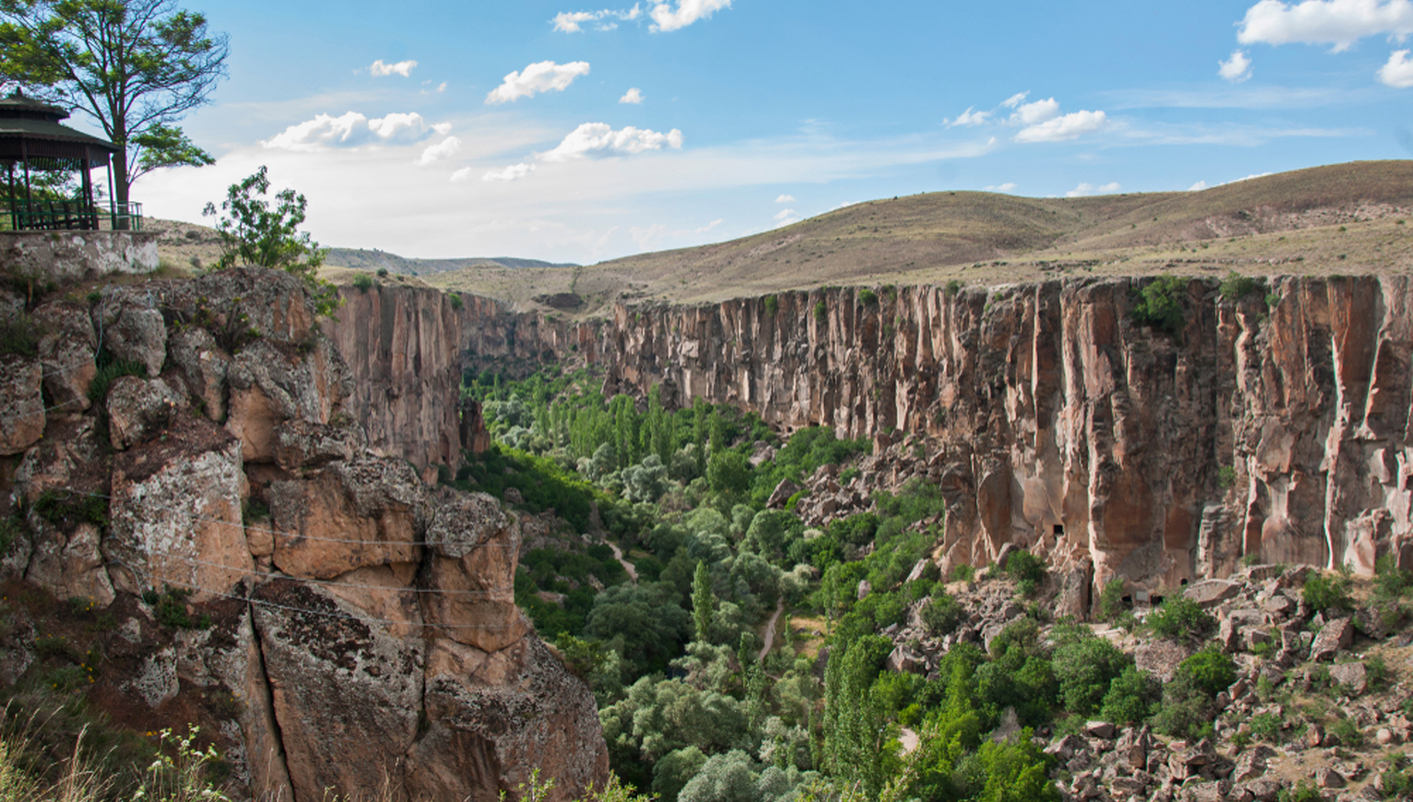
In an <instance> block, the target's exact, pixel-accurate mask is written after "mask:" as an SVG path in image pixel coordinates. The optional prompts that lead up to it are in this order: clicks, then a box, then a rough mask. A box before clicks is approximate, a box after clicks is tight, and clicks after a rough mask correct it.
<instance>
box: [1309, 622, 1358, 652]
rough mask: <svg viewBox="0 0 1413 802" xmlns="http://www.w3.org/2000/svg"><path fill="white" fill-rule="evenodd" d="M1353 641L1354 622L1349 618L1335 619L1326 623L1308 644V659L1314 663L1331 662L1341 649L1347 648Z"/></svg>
mask: <svg viewBox="0 0 1413 802" xmlns="http://www.w3.org/2000/svg"><path fill="white" fill-rule="evenodd" d="M1353 641H1354V621H1353V620H1352V619H1349V618H1336V619H1334V620H1332V621H1326V622H1325V625H1324V626H1323V627H1321V628H1320V631H1319V632H1318V633H1316V634H1315V641H1314V643H1311V644H1310V659H1311V660H1314V661H1320V660H1333V659H1334V656H1335V655H1336V654H1339V652H1340V650H1341V649H1347V648H1349V644H1350V643H1352V642H1353Z"/></svg>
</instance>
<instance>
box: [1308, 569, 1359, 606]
mask: <svg viewBox="0 0 1413 802" xmlns="http://www.w3.org/2000/svg"><path fill="white" fill-rule="evenodd" d="M1349 585H1350V583H1349V579H1348V578H1347V577H1343V576H1327V575H1325V574H1315V575H1314V576H1311V577H1310V578H1309V579H1307V580H1305V587H1304V588H1302V589H1301V591H1300V597H1301V598H1302V599H1304V600H1305V603H1306V604H1308V605H1310V609H1312V610H1317V611H1319V612H1322V613H1326V614H1329V613H1336V612H1350V611H1352V610H1353V609H1354V599H1353V598H1352V597H1351V596H1350V595H1349Z"/></svg>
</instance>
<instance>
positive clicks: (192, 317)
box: [166, 267, 316, 343]
mask: <svg viewBox="0 0 1413 802" xmlns="http://www.w3.org/2000/svg"><path fill="white" fill-rule="evenodd" d="M166 303H167V306H168V307H169V308H170V309H172V310H173V311H174V312H176V313H177V314H178V315H179V316H180V318H181V319H182V321H183V322H184V323H185V324H188V325H195V326H200V327H202V328H205V329H207V330H208V331H210V332H211V333H212V334H214V335H216V336H217V339H218V340H219V339H223V338H225V339H231V340H239V339H242V338H245V337H247V336H251V335H253V336H254V337H257V338H261V339H272V340H275V341H278V342H283V343H299V342H303V341H305V340H306V339H307V338H308V337H309V336H310V335H311V333H313V331H314V328H315V323H316V314H315V310H314V304H313V303H312V302H311V301H310V299H309V297H308V295H307V294H306V293H305V291H304V283H303V281H301V280H300V278H299V277H298V276H294V275H292V274H290V273H286V272H285V271H283V270H269V269H266V268H263V267H241V268H235V269H232V270H221V271H218V272H215V273H207V274H205V275H202V276H198V277H196V278H194V279H192V280H191V281H184V282H181V283H180V284H177V285H175V286H173V287H172V288H171V290H170V291H169V292H168V293H167V296H166Z"/></svg>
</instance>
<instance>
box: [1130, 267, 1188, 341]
mask: <svg viewBox="0 0 1413 802" xmlns="http://www.w3.org/2000/svg"><path fill="white" fill-rule="evenodd" d="M1187 284H1188V279H1186V278H1183V277H1182V276H1159V277H1158V278H1156V279H1153V280H1152V281H1150V282H1148V283H1147V284H1145V285H1144V287H1143V289H1142V290H1140V291H1139V293H1138V298H1137V300H1136V301H1135V302H1134V304H1133V312H1132V317H1133V320H1134V322H1135V323H1142V324H1145V325H1148V326H1152V327H1154V328H1156V329H1159V330H1162V331H1165V332H1167V333H1168V334H1177V333H1178V332H1179V331H1182V327H1183V326H1184V325H1186V324H1187V317H1186V315H1185V313H1184V312H1183V303H1182V300H1183V296H1184V295H1185V294H1186V293H1187Z"/></svg>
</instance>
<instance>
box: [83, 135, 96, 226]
mask: <svg viewBox="0 0 1413 802" xmlns="http://www.w3.org/2000/svg"><path fill="white" fill-rule="evenodd" d="M89 155H90V154H89V150H88V147H87V146H85V147H84V149H83V164H82V165H80V166H79V173H80V174H81V175H82V176H83V208H82V210H80V212H79V213H80V214H82V215H83V222H81V223H80V224H79V225H80V227H81V228H87V229H96V228H98V212H97V211H96V210H95V209H94V208H93V178H92V176H90V175H89V174H88V166H89V165H90V164H92V162H91V161H90V159H89Z"/></svg>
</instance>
